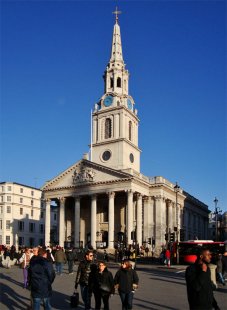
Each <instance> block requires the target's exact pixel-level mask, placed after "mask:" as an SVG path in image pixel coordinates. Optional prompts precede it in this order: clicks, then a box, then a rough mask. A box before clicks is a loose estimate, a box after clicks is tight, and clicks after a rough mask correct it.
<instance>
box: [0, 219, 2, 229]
mask: <svg viewBox="0 0 227 310" xmlns="http://www.w3.org/2000/svg"><path fill="white" fill-rule="evenodd" d="M0 229H1V230H2V220H0Z"/></svg>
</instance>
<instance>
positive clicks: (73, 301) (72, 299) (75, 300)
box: [70, 291, 79, 308]
mask: <svg viewBox="0 0 227 310" xmlns="http://www.w3.org/2000/svg"><path fill="white" fill-rule="evenodd" d="M78 305H79V293H78V292H77V291H75V292H74V293H73V295H72V296H71V297H70V306H71V308H76V307H77V306H78Z"/></svg>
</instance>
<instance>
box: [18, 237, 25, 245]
mask: <svg viewBox="0 0 227 310" xmlns="http://www.w3.org/2000/svg"><path fill="white" fill-rule="evenodd" d="M18 243H19V245H24V237H19V238H18Z"/></svg>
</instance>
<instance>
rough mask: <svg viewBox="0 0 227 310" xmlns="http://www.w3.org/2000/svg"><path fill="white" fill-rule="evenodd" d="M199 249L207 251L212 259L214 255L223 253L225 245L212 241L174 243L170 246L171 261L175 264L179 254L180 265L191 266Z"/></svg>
mask: <svg viewBox="0 0 227 310" xmlns="http://www.w3.org/2000/svg"><path fill="white" fill-rule="evenodd" d="M201 247H203V248H206V249H209V250H210V252H211V253H212V256H213V257H214V256H215V255H216V254H218V253H221V254H223V253H224V252H225V243H224V242H219V241H213V240H189V241H180V242H174V243H173V245H172V259H173V262H174V263H177V255H178V253H179V263H180V264H192V263H194V262H195V261H196V258H197V253H198V252H199V250H200V249H201Z"/></svg>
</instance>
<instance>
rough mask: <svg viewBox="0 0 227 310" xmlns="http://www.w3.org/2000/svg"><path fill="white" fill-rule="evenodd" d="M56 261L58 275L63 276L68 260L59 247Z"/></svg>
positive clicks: (55, 257)
mask: <svg viewBox="0 0 227 310" xmlns="http://www.w3.org/2000/svg"><path fill="white" fill-rule="evenodd" d="M54 261H55V267H56V273H57V274H58V275H59V276H61V275H62V269H63V264H66V262H67V258H66V255H65V252H64V251H63V249H62V248H61V247H60V246H58V247H57V250H56V252H55V255H54Z"/></svg>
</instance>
